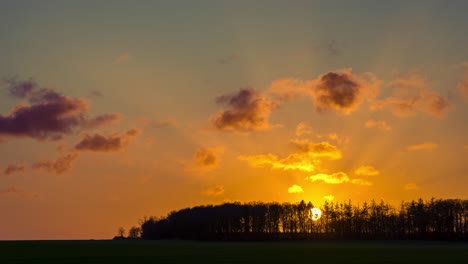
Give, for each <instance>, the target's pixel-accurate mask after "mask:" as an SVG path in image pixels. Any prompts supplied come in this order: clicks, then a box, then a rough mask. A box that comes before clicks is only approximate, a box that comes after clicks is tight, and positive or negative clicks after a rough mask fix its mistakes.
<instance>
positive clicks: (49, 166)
mask: <svg viewBox="0 0 468 264" xmlns="http://www.w3.org/2000/svg"><path fill="white" fill-rule="evenodd" d="M78 156H79V155H78V153H69V154H66V155H64V156H62V157H59V158H58V159H56V160H44V161H39V162H36V163H34V164H33V165H32V168H33V169H36V170H44V171H47V172H52V173H57V174H63V173H65V172H67V171H69V170H70V169H71V168H72V166H73V162H74V161H75V160H76V159H77V158H78Z"/></svg>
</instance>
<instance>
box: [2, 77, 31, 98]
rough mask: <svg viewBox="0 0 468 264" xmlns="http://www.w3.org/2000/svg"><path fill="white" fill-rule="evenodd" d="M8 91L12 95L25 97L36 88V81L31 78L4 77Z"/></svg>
mask: <svg viewBox="0 0 468 264" xmlns="http://www.w3.org/2000/svg"><path fill="white" fill-rule="evenodd" d="M5 83H6V84H7V90H8V93H9V94H10V95H11V96H13V97H18V98H25V97H26V96H28V95H29V94H30V93H31V92H32V91H33V90H34V89H36V88H37V83H36V82H34V81H33V80H32V79H29V80H26V81H18V80H16V79H15V78H10V79H5Z"/></svg>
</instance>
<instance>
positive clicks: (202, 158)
mask: <svg viewBox="0 0 468 264" xmlns="http://www.w3.org/2000/svg"><path fill="white" fill-rule="evenodd" d="M194 161H195V164H197V165H198V166H201V167H215V166H217V165H218V163H219V158H218V157H217V156H216V154H215V152H214V151H212V150H211V149H208V148H200V149H197V151H195V155H194Z"/></svg>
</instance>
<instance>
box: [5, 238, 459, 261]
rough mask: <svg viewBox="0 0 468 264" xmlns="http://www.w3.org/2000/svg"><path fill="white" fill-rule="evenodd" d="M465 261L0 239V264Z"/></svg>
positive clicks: (447, 251) (283, 245)
mask: <svg viewBox="0 0 468 264" xmlns="http://www.w3.org/2000/svg"><path fill="white" fill-rule="evenodd" d="M303 262H308V263H347V264H349V263H468V243H467V242H433V241H312V242H196V241H129V240H125V241H105V240H99V241H97V240H96V241H93V240H89V241H85V240H82V241H0V263H2V264H6V263H28V264H33V263H48V264H49V263H50V264H52V263H60V264H62V263H303Z"/></svg>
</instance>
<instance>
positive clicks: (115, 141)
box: [75, 129, 138, 152]
mask: <svg viewBox="0 0 468 264" xmlns="http://www.w3.org/2000/svg"><path fill="white" fill-rule="evenodd" d="M137 133H138V131H137V130H136V129H131V130H128V131H127V132H125V133H124V134H123V135H120V134H113V135H110V136H103V135H101V134H97V133H96V134H93V135H89V134H85V135H84V137H83V139H82V140H81V141H80V142H78V143H77V144H76V145H75V149H76V150H81V151H83V150H88V151H94V152H115V151H119V150H121V149H122V148H124V147H126V146H127V144H128V142H129V140H130V139H131V138H132V137H134V136H136V135H137Z"/></svg>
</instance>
